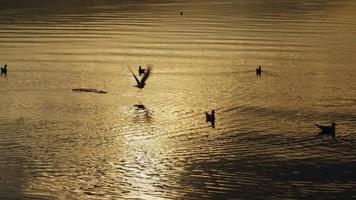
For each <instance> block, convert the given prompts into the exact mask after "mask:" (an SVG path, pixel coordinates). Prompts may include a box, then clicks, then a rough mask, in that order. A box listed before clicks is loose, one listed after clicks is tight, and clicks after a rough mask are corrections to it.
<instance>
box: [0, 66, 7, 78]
mask: <svg viewBox="0 0 356 200" xmlns="http://www.w3.org/2000/svg"><path fill="white" fill-rule="evenodd" d="M3 74H4V75H5V76H6V75H7V65H4V67H1V75H3Z"/></svg>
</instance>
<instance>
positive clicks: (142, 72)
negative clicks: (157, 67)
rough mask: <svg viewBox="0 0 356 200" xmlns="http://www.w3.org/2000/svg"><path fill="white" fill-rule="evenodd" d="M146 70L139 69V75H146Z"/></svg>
mask: <svg viewBox="0 0 356 200" xmlns="http://www.w3.org/2000/svg"><path fill="white" fill-rule="evenodd" d="M145 71H146V70H145V69H144V68H142V67H141V66H139V67H138V75H139V76H141V75H142V74H145Z"/></svg>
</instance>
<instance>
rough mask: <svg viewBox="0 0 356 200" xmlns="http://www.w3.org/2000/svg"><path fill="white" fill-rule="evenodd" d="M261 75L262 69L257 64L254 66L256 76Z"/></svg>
mask: <svg viewBox="0 0 356 200" xmlns="http://www.w3.org/2000/svg"><path fill="white" fill-rule="evenodd" d="M261 75H262V69H261V66H258V68H256V76H261Z"/></svg>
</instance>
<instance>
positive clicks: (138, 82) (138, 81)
mask: <svg viewBox="0 0 356 200" xmlns="http://www.w3.org/2000/svg"><path fill="white" fill-rule="evenodd" d="M127 68H128V69H129V70H130V72H131V74H132V75H133V76H134V78H135V80H136V82H137V85H138V84H140V80H138V78H137V77H136V75H135V73H134V72H133V71H132V69H131V68H130V67H129V66H127Z"/></svg>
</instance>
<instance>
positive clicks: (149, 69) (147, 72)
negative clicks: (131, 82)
mask: <svg viewBox="0 0 356 200" xmlns="http://www.w3.org/2000/svg"><path fill="white" fill-rule="evenodd" d="M129 70H130V71H131V73H132V75H133V76H134V78H135V80H136V83H137V85H135V87H137V88H139V89H143V88H144V87H145V85H146V83H145V82H146V80H147V79H148V77H149V76H150V71H151V68H150V67H147V71H146V72H145V74H144V76H143V77H142V79H141V80H138V78H137V77H136V75H135V73H133V72H132V70H131V68H129Z"/></svg>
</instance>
